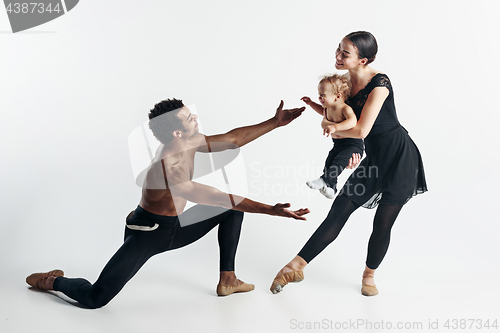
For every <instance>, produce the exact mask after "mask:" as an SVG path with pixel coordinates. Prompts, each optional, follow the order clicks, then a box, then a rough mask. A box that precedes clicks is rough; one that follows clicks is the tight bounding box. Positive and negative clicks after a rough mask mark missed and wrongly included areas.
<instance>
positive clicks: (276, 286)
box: [271, 266, 304, 294]
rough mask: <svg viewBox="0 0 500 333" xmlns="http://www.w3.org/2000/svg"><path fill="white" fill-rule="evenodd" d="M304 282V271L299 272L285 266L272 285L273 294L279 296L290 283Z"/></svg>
mask: <svg viewBox="0 0 500 333" xmlns="http://www.w3.org/2000/svg"><path fill="white" fill-rule="evenodd" d="M302 280H304V271H297V270H295V269H293V268H291V267H289V266H285V267H283V269H282V270H281V271H279V272H278V274H276V277H275V278H274V280H273V284H272V285H271V292H272V293H273V294H277V293H279V292H281V291H282V290H283V287H284V286H286V285H287V284H289V283H290V282H300V281H302Z"/></svg>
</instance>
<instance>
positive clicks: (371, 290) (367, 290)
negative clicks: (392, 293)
mask: <svg viewBox="0 0 500 333" xmlns="http://www.w3.org/2000/svg"><path fill="white" fill-rule="evenodd" d="M361 293H362V294H363V295H365V296H375V295H377V294H378V289H377V287H375V286H370V285H367V284H364V283H363V282H361Z"/></svg>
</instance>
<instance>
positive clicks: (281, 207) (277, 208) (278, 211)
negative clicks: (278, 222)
mask: <svg viewBox="0 0 500 333" xmlns="http://www.w3.org/2000/svg"><path fill="white" fill-rule="evenodd" d="M289 207H290V204H289V203H284V204H276V205H274V207H273V208H272V211H273V212H272V215H276V216H283V217H291V218H294V219H296V220H304V221H305V220H306V218H305V217H302V215H306V214H308V213H309V209H308V208H301V209H299V210H293V211H292V210H289V209H288V208H289Z"/></svg>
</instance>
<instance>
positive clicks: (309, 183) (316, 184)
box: [306, 177, 326, 190]
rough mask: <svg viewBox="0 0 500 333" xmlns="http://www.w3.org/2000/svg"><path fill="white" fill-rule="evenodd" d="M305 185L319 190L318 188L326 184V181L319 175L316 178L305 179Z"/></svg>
mask: <svg viewBox="0 0 500 333" xmlns="http://www.w3.org/2000/svg"><path fill="white" fill-rule="evenodd" d="M306 185H307V186H309V188H312V189H313V190H319V189H320V188H322V187H324V186H326V183H325V181H324V180H323V178H321V177H319V178H318V179H315V180H309V181H307V182H306Z"/></svg>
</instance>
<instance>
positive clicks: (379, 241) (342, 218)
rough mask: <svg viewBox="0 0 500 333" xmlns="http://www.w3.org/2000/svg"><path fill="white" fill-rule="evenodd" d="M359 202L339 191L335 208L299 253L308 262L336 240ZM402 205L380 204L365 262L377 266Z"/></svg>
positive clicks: (382, 256)
mask: <svg viewBox="0 0 500 333" xmlns="http://www.w3.org/2000/svg"><path fill="white" fill-rule="evenodd" d="M359 207H360V206H359V205H358V204H357V203H355V202H354V201H352V200H351V199H349V198H348V197H347V196H346V195H343V194H341V195H339V196H338V197H337V198H336V199H335V201H334V202H333V205H332V208H331V209H330V212H329V213H328V216H327V217H326V219H325V220H324V221H323V223H322V224H321V225H320V226H319V227H318V229H316V231H315V232H314V234H313V235H312V236H311V238H309V240H308V241H307V243H306V245H304V247H303V248H302V250H300V252H299V254H298V255H299V256H300V257H302V258H303V259H304V260H305V261H306V262H307V263H309V262H311V260H313V259H314V258H315V257H316V256H317V255H318V254H319V253H320V252H321V251H323V250H324V249H325V248H326V247H327V246H328V245H329V244H330V243H331V242H333V241H334V240H335V239H336V238H337V236H338V235H339V233H340V231H341V230H342V228H343V227H344V225H345V223H346V222H347V219H348V218H349V216H351V214H352V213H353V212H354V211H355V210H356V209H358V208H359ZM402 207H403V206H394V205H384V204H380V205H379V206H378V208H377V212H376V213H375V219H374V220H373V231H372V234H371V236H370V241H369V242H368V254H367V258H366V266H368V268H371V269H377V268H378V266H379V265H380V263H381V262H382V260H383V259H384V256H385V254H386V253H387V249H388V248H389V241H390V239H391V228H392V226H393V225H394V222H395V221H396V217H397V216H398V214H399V212H400V211H401V208H402Z"/></svg>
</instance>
